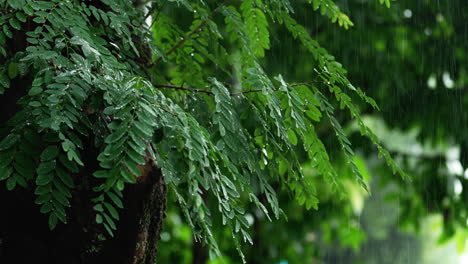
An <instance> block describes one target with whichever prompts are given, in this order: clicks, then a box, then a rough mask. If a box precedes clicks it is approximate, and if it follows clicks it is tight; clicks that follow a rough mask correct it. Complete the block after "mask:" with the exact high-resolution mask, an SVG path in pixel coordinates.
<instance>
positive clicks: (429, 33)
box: [424, 28, 432, 36]
mask: <svg viewBox="0 0 468 264" xmlns="http://www.w3.org/2000/svg"><path fill="white" fill-rule="evenodd" d="M424 34H426V35H427V36H430V35H432V30H431V29H430V28H425V29H424Z"/></svg>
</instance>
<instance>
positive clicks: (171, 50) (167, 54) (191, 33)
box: [150, 0, 227, 67]
mask: <svg viewBox="0 0 468 264" xmlns="http://www.w3.org/2000/svg"><path fill="white" fill-rule="evenodd" d="M226 2H227V0H225V1H224V2H223V3H222V4H221V5H219V6H218V7H217V8H215V9H214V10H213V12H211V14H210V16H209V17H208V19H211V18H212V17H213V16H214V15H215V14H216V12H218V9H219V8H221V7H222V6H223V5H225V4H226ZM206 24H207V20H203V21H202V22H201V23H200V24H199V25H198V26H197V27H196V28H194V29H193V30H192V31H191V32H190V33H189V34H188V35H187V37H182V39H181V40H180V41H179V42H177V44H175V45H174V46H173V47H172V48H171V49H170V50H169V51H168V52H166V56H169V55H170V54H171V53H173V52H174V51H176V50H177V49H178V48H179V47H180V46H182V45H183V44H184V43H185V42H187V40H189V39H191V38H192V36H193V35H194V34H195V33H197V32H198V31H201V30H202V29H203V28H204V27H205V26H206ZM161 60H162V57H159V58H157V59H156V61H155V62H154V63H153V64H152V65H150V67H151V66H155V65H157V64H158V63H159V62H160V61H161Z"/></svg>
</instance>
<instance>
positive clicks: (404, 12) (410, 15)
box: [403, 9, 413, 18]
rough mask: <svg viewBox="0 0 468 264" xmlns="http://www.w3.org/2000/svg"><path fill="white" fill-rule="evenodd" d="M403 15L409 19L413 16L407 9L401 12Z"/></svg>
mask: <svg viewBox="0 0 468 264" xmlns="http://www.w3.org/2000/svg"><path fill="white" fill-rule="evenodd" d="M403 15H404V16H405V17H406V18H411V17H412V16H413V12H412V11H411V10H409V9H405V11H403Z"/></svg>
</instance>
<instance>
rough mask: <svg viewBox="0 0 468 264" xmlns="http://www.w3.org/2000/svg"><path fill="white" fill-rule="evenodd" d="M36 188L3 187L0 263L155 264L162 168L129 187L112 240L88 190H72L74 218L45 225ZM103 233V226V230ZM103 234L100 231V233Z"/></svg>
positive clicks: (161, 204) (0, 194) (162, 198)
mask: <svg viewBox="0 0 468 264" xmlns="http://www.w3.org/2000/svg"><path fill="white" fill-rule="evenodd" d="M33 193H34V192H33V191H32V190H25V189H17V190H15V191H11V192H10V191H7V190H5V186H4V184H1V185H0V212H2V214H1V217H0V263H2V264H3V263H5V264H7V263H57V264H58V263H60V264H62V263H71V264H74V263H83V264H102V263H122V264H154V263H156V250H157V245H158V240H159V235H160V232H161V229H162V222H163V219H164V210H165V203H166V187H165V185H164V179H163V177H162V175H161V173H160V172H159V171H158V170H155V171H153V172H152V173H151V174H150V175H148V177H147V179H146V180H145V181H144V182H140V183H138V184H135V185H129V186H127V189H126V190H125V192H124V205H125V209H124V210H122V212H121V219H120V221H119V223H118V231H117V233H116V235H115V237H114V238H110V239H109V238H107V239H106V240H100V239H99V237H98V235H97V234H98V231H100V229H99V227H98V226H96V224H95V223H94V213H93V211H92V210H90V207H91V206H92V204H91V203H90V202H89V200H88V199H86V200H82V199H81V198H85V197H88V196H89V193H86V191H80V192H76V193H74V194H73V195H74V199H73V204H72V208H71V209H70V210H71V212H70V214H69V215H70V219H69V220H70V222H69V223H68V224H66V225H64V224H61V225H58V226H57V228H56V230H54V231H50V230H49V229H48V227H47V217H46V216H45V215H43V214H41V213H40V212H39V207H38V206H37V205H35V204H34V195H33ZM101 231H102V230H101ZM101 237H102V235H101Z"/></svg>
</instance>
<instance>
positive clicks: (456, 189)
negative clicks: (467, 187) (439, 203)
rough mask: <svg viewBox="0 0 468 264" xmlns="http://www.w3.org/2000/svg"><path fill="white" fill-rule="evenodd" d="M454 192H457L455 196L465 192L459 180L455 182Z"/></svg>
mask: <svg viewBox="0 0 468 264" xmlns="http://www.w3.org/2000/svg"><path fill="white" fill-rule="evenodd" d="M453 191H454V192H455V195H460V194H461V193H462V191H463V185H462V184H461V182H460V180H459V179H455V181H454V182H453Z"/></svg>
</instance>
